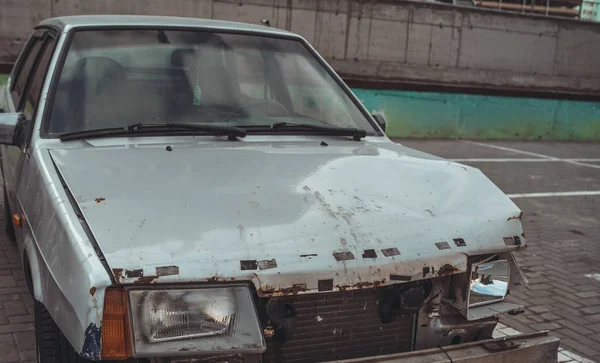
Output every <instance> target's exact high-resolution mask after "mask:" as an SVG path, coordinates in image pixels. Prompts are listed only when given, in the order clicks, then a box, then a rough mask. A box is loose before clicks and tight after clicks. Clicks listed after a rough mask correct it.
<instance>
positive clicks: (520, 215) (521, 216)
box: [507, 211, 523, 221]
mask: <svg viewBox="0 0 600 363" xmlns="http://www.w3.org/2000/svg"><path fill="white" fill-rule="evenodd" d="M512 219H518V220H523V212H522V211H521V213H519V215H518V216H512V217H508V219H507V221H510V220H512Z"/></svg>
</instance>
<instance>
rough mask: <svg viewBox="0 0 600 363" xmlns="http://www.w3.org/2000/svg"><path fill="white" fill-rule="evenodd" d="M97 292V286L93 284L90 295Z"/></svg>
mask: <svg viewBox="0 0 600 363" xmlns="http://www.w3.org/2000/svg"><path fill="white" fill-rule="evenodd" d="M95 293H96V288H95V287H93V286H92V288H91V289H90V295H92V296H94V294H95Z"/></svg>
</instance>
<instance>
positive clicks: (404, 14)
mask: <svg viewBox="0 0 600 363" xmlns="http://www.w3.org/2000/svg"><path fill="white" fill-rule="evenodd" d="M0 9H1V10H2V11H0V49H3V52H2V53H1V55H0V61H2V59H1V58H7V57H14V56H15V55H16V54H17V52H18V51H19V49H21V46H22V45H23V42H24V41H25V40H26V38H27V36H28V35H29V34H30V32H31V29H32V27H33V26H34V25H35V24H37V23H38V22H39V21H40V20H42V19H44V18H48V17H53V16H60V15H74V14H115V13H121V14H153V15H156V14H160V15H177V16H191V17H204V18H215V19H226V20H236V21H244V22H251V23H258V22H259V21H260V20H261V19H263V18H266V19H270V20H271V23H272V25H273V26H275V27H279V28H284V29H289V30H291V31H294V32H297V33H300V34H302V35H303V36H304V37H305V38H306V39H308V41H310V42H311V43H312V44H314V45H315V46H316V48H317V49H318V50H319V51H320V52H321V54H323V56H324V57H325V58H327V59H328V60H329V61H330V62H331V63H332V65H333V66H334V68H336V70H337V71H338V72H339V73H340V74H342V75H343V76H344V77H345V78H346V79H347V80H352V81H354V82H355V83H356V82H358V81H361V82H371V83H374V84H375V86H377V85H378V84H384V83H387V84H389V83H392V84H393V87H398V86H403V85H407V84H413V85H414V84H419V85H433V86H435V87H440V86H443V87H460V88H462V89H465V90H468V89H471V90H473V89H478V90H482V89H483V90H484V89H495V90H504V91H506V92H513V91H527V92H538V93H544V94H557V95H565V94H568V95H585V96H588V97H589V96H590V95H592V96H595V97H599V98H600V67H598V66H597V65H598V64H600V27H599V26H598V25H597V24H594V23H586V22H581V21H575V20H569V19H559V18H547V17H542V16H535V15H521V14H514V13H506V12H497V11H491V10H479V9H475V8H465V7H456V6H448V5H445V4H436V3H425V2H410V1H399V0H394V1H392V0H358V1H357V0H355V1H351V0H127V1H122V0H102V1H97V0H19V1H10V0H0ZM377 87H378V88H382V87H381V86H377Z"/></svg>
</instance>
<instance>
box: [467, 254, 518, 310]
mask: <svg viewBox="0 0 600 363" xmlns="http://www.w3.org/2000/svg"><path fill="white" fill-rule="evenodd" d="M509 282H510V265H509V263H508V261H507V260H496V261H490V262H482V263H477V264H473V265H472V266H471V282H470V284H469V297H468V307H469V308H471V307H475V306H480V305H485V304H490V303H494V302H497V301H502V300H504V298H506V295H507V294H508V284H509Z"/></svg>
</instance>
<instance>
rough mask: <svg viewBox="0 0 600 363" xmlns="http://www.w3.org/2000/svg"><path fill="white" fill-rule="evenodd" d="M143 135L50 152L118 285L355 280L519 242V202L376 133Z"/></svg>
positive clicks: (379, 281)
mask: <svg viewBox="0 0 600 363" xmlns="http://www.w3.org/2000/svg"><path fill="white" fill-rule="evenodd" d="M143 140H146V139H142V138H140V139H129V140H127V141H126V142H130V143H131V144H128V145H123V142H125V141H123V140H122V139H104V140H102V143H101V144H102V145H98V144H93V143H87V142H82V143H81V145H82V146H81V147H80V148H77V147H72V146H70V147H69V148H64V149H53V150H50V154H51V156H52V158H53V159H54V161H55V163H56V165H57V167H58V169H59V170H60V172H61V174H62V175H63V177H64V179H65V181H66V183H67V185H68V187H69V188H70V190H71V192H72V194H73V195H74V196H75V199H76V200H77V203H78V204H79V207H80V208H81V211H82V212H83V214H84V217H85V218H86V220H87V222H88V224H89V226H90V229H91V231H92V233H93V234H94V236H95V238H96V239H97V241H98V243H99V245H100V247H101V249H102V251H103V253H104V256H105V258H106V260H107V262H108V264H109V265H110V267H111V269H112V270H113V272H114V274H115V277H116V278H117V279H118V281H121V282H122V283H134V282H138V283H150V282H151V283H168V282H192V281H195V282H206V281H212V282H214V281H232V280H236V281H240V280H242V281H243V280H250V281H253V283H254V284H255V285H256V288H257V290H258V291H259V293H261V294H264V295H269V294H277V293H282V294H284V293H302V292H306V291H318V290H321V291H327V290H331V289H334V290H335V289H345V288H362V287H370V286H380V285H384V284H391V283H402V282H406V281H411V280H417V279H423V278H429V277H435V276H438V275H447V274H453V273H459V272H464V271H465V270H466V267H467V257H468V256H469V255H474V254H480V253H489V252H498V251H507V250H514V249H518V248H521V247H523V246H524V244H525V241H524V239H523V238H516V239H514V238H513V241H515V240H518V241H519V243H520V245H517V244H516V243H513V244H512V245H510V244H507V243H505V238H507V237H514V236H521V235H522V227H521V221H520V219H519V218H515V216H520V214H521V211H520V210H519V209H518V207H517V206H516V205H515V204H514V203H513V202H512V201H511V200H510V199H509V198H508V197H506V195H505V194H504V193H503V192H502V191H500V190H499V189H498V188H497V187H496V186H495V185H494V184H493V183H492V182H490V181H489V180H488V179H487V178H486V177H485V176H484V175H483V174H482V173H481V172H480V171H479V170H477V169H475V168H471V167H468V166H464V165H461V164H457V163H454V162H449V161H447V160H444V159H440V158H437V157H434V156H431V155H428V154H424V153H421V152H418V151H415V150H412V149H408V148H405V147H403V146H401V145H398V144H394V143H392V142H389V141H388V140H386V139H382V138H367V139H366V140H363V141H361V142H355V141H350V140H348V141H347V140H345V139H343V138H318V140H317V138H298V137H296V138H285V137H277V138H275V137H272V138H265V137H263V138H260V137H247V138H246V140H245V141H243V142H214V141H213V142H204V143H203V142H200V143H181V144H178V145H177V147H173V151H171V152H166V151H165V147H164V144H161V143H153V144H148V143H144V142H143ZM190 140H191V139H190ZM266 140H268V142H267V141H266ZM322 140H325V141H327V143H328V145H329V146H328V147H321V146H320V142H321V141H322ZM111 143H112V144H111ZM98 200H100V202H98ZM167 271H168V273H167ZM286 291H287V292H286Z"/></svg>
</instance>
